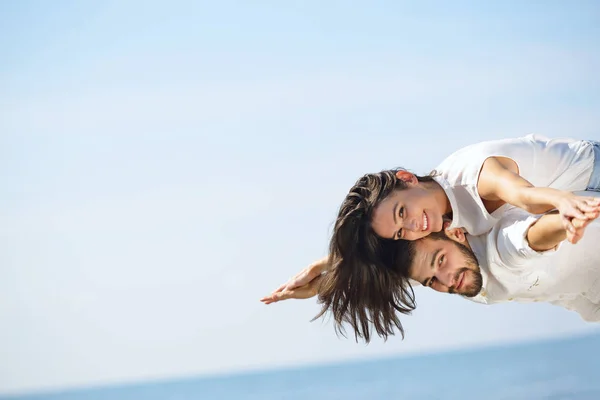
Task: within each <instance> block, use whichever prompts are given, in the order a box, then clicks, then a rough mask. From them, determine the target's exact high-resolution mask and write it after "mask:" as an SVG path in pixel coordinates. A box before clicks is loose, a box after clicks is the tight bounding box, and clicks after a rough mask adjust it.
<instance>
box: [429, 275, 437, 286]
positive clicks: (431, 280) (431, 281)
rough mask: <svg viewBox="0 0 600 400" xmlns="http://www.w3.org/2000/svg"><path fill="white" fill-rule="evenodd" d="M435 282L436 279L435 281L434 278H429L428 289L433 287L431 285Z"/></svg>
mask: <svg viewBox="0 0 600 400" xmlns="http://www.w3.org/2000/svg"><path fill="white" fill-rule="evenodd" d="M435 281H437V279H436V278H435V276H434V277H433V278H431V279H430V280H429V287H432V286H433V284H434V283H435Z"/></svg>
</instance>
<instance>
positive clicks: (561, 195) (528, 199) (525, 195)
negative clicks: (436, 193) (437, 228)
mask: <svg viewBox="0 0 600 400" xmlns="http://www.w3.org/2000/svg"><path fill="white" fill-rule="evenodd" d="M477 189H478V192H479V196H480V197H481V198H482V199H483V200H488V201H502V202H506V203H509V204H512V205H514V206H516V207H519V208H522V209H524V210H526V211H528V212H530V213H532V214H542V213H544V212H546V211H549V210H552V209H557V210H558V212H559V214H560V221H561V224H562V227H563V228H564V229H566V230H568V231H570V232H571V233H574V232H575V229H576V228H575V227H574V226H573V223H572V222H571V220H572V219H574V218H576V219H580V220H586V219H587V218H588V217H587V216H586V213H595V212H597V211H600V199H598V198H593V197H583V196H577V195H574V194H573V193H571V192H568V191H563V190H557V189H552V188H539V187H534V186H533V185H532V184H531V183H530V182H529V181H527V180H526V179H524V178H523V177H521V176H520V175H519V171H518V167H517V164H516V163H515V162H514V161H513V160H511V159H509V158H504V157H490V158H488V159H487V160H486V161H485V162H484V163H483V166H482V168H481V172H480V175H479V180H478V183H477ZM556 218H559V217H556ZM568 239H569V241H571V237H569V238H568Z"/></svg>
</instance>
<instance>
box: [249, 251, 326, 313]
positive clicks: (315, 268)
mask: <svg viewBox="0 0 600 400" xmlns="http://www.w3.org/2000/svg"><path fill="white" fill-rule="evenodd" d="M328 261H329V259H328V257H324V258H322V259H320V260H319V261H316V262H314V263H312V264H311V265H309V266H308V267H306V268H304V269H303V270H302V271H300V272H299V273H298V274H296V276H293V277H292V278H290V279H289V280H288V281H287V282H286V283H284V284H283V285H281V286H279V287H278V288H277V289H275V290H274V291H273V293H271V294H270V295H269V296H265V297H263V298H262V299H260V301H263V302H264V300H265V299H269V298H272V297H273V296H274V295H275V294H277V293H281V292H283V291H290V290H294V289H297V288H299V287H302V286H305V285H308V284H309V283H310V282H311V281H312V280H313V279H315V278H316V277H318V276H319V275H321V274H322V273H323V271H326V270H327V269H329V262H328ZM267 304H269V303H267Z"/></svg>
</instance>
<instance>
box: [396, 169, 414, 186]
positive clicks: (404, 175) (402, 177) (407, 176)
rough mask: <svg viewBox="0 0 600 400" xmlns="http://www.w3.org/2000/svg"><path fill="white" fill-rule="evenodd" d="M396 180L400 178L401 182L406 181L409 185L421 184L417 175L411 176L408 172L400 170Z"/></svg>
mask: <svg viewBox="0 0 600 400" xmlns="http://www.w3.org/2000/svg"><path fill="white" fill-rule="evenodd" d="M396 178H398V179H400V180H401V181H404V182H406V183H408V184H413V185H416V184H417V183H419V180H418V179H417V177H416V176H415V174H411V173H410V172H408V171H403V170H400V171H398V172H396Z"/></svg>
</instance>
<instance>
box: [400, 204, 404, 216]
mask: <svg viewBox="0 0 600 400" xmlns="http://www.w3.org/2000/svg"><path fill="white" fill-rule="evenodd" d="M400 218H404V207H400Z"/></svg>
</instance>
